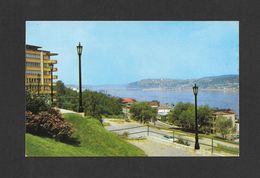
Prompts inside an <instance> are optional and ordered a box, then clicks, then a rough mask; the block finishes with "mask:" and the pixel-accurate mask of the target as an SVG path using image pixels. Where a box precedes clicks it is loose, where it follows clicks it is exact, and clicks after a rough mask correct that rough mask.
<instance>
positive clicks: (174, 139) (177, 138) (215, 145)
mask: <svg viewBox="0 0 260 178" xmlns="http://www.w3.org/2000/svg"><path fill="white" fill-rule="evenodd" d="M142 127H146V129H145V130H141V131H136V132H128V135H132V134H138V133H146V134H147V136H150V135H151V133H153V134H157V135H161V136H163V137H166V138H168V139H172V142H173V143H177V144H183V145H186V146H192V145H193V144H195V140H192V139H187V138H183V137H182V136H178V135H176V134H174V130H173V131H172V134H171V135H170V134H166V133H161V132H156V131H154V130H151V129H150V126H149V125H144V126H135V127H128V128H121V129H112V130H108V131H111V132H118V131H124V130H132V129H136V128H142ZM205 139H208V142H210V144H207V143H205ZM199 144H200V145H201V146H204V147H208V148H209V149H208V150H209V151H211V153H212V154H213V153H214V151H217V150H220V149H222V150H223V151H224V152H225V147H226V149H227V148H228V147H227V146H220V145H221V144H220V143H215V142H214V139H213V138H204V142H202V141H200V142H199ZM227 152H229V153H232V154H238V153H237V151H234V150H232V149H228V151H227Z"/></svg>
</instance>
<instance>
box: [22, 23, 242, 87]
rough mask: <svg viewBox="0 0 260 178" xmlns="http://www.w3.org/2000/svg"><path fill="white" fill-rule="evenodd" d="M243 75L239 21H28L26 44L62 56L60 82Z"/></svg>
mask: <svg viewBox="0 0 260 178" xmlns="http://www.w3.org/2000/svg"><path fill="white" fill-rule="evenodd" d="M79 42H80V43H81V45H82V46H83V52H82V57H81V60H82V61H81V63H82V64H81V65H82V84H83V85H106V84H127V83H130V82H134V81H138V80H141V79H149V78H153V79H154V78H158V79H161V78H171V79H193V78H200V77H205V76H217V75H226V74H239V22H238V21H27V22H26V44H30V45H36V46H41V47H42V49H43V50H48V51H51V52H54V53H58V56H53V57H52V59H56V60H57V61H58V64H57V65H56V66H57V68H58V71H57V73H56V74H57V75H58V79H59V80H62V81H63V82H64V83H65V84H78V54H77V49H76V46H77V45H78V43H79Z"/></svg>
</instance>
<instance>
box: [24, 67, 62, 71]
mask: <svg viewBox="0 0 260 178" xmlns="http://www.w3.org/2000/svg"><path fill="white" fill-rule="evenodd" d="M26 70H34V71H39V70H41V67H31V66H26ZM43 70H44V71H48V72H50V71H51V68H50V67H44V68H43ZM57 71H58V69H57V68H53V72H57Z"/></svg>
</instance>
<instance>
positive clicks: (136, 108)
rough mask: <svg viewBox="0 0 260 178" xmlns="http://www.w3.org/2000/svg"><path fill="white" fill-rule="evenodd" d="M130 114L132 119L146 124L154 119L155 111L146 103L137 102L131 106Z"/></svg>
mask: <svg viewBox="0 0 260 178" xmlns="http://www.w3.org/2000/svg"><path fill="white" fill-rule="evenodd" d="M130 113H131V117H132V119H134V120H137V121H140V122H142V123H147V122H149V121H154V120H155V119H156V115H157V110H156V109H155V108H152V107H151V106H149V105H148V103H146V102H138V103H134V104H132V105H131V108H130Z"/></svg>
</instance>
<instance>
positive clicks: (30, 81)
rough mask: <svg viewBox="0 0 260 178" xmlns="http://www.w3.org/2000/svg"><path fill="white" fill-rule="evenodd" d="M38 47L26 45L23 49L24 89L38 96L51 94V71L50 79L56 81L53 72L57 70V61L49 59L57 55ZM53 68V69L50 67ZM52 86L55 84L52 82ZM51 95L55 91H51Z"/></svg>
mask: <svg viewBox="0 0 260 178" xmlns="http://www.w3.org/2000/svg"><path fill="white" fill-rule="evenodd" d="M40 48H41V47H40V46H34V45H26V49H25V89H26V90H29V91H31V92H35V93H37V92H39V93H40V94H50V93H51V69H52V72H53V75H52V79H53V80H55V79H57V78H58V77H57V75H54V72H56V71H57V68H55V67H54V65H55V64H57V60H53V59H51V56H56V55H58V54H56V53H51V52H50V51H45V50H40ZM52 66H53V67H52ZM53 86H55V83H54V82H53ZM53 93H56V91H55V90H54V89H53Z"/></svg>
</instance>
